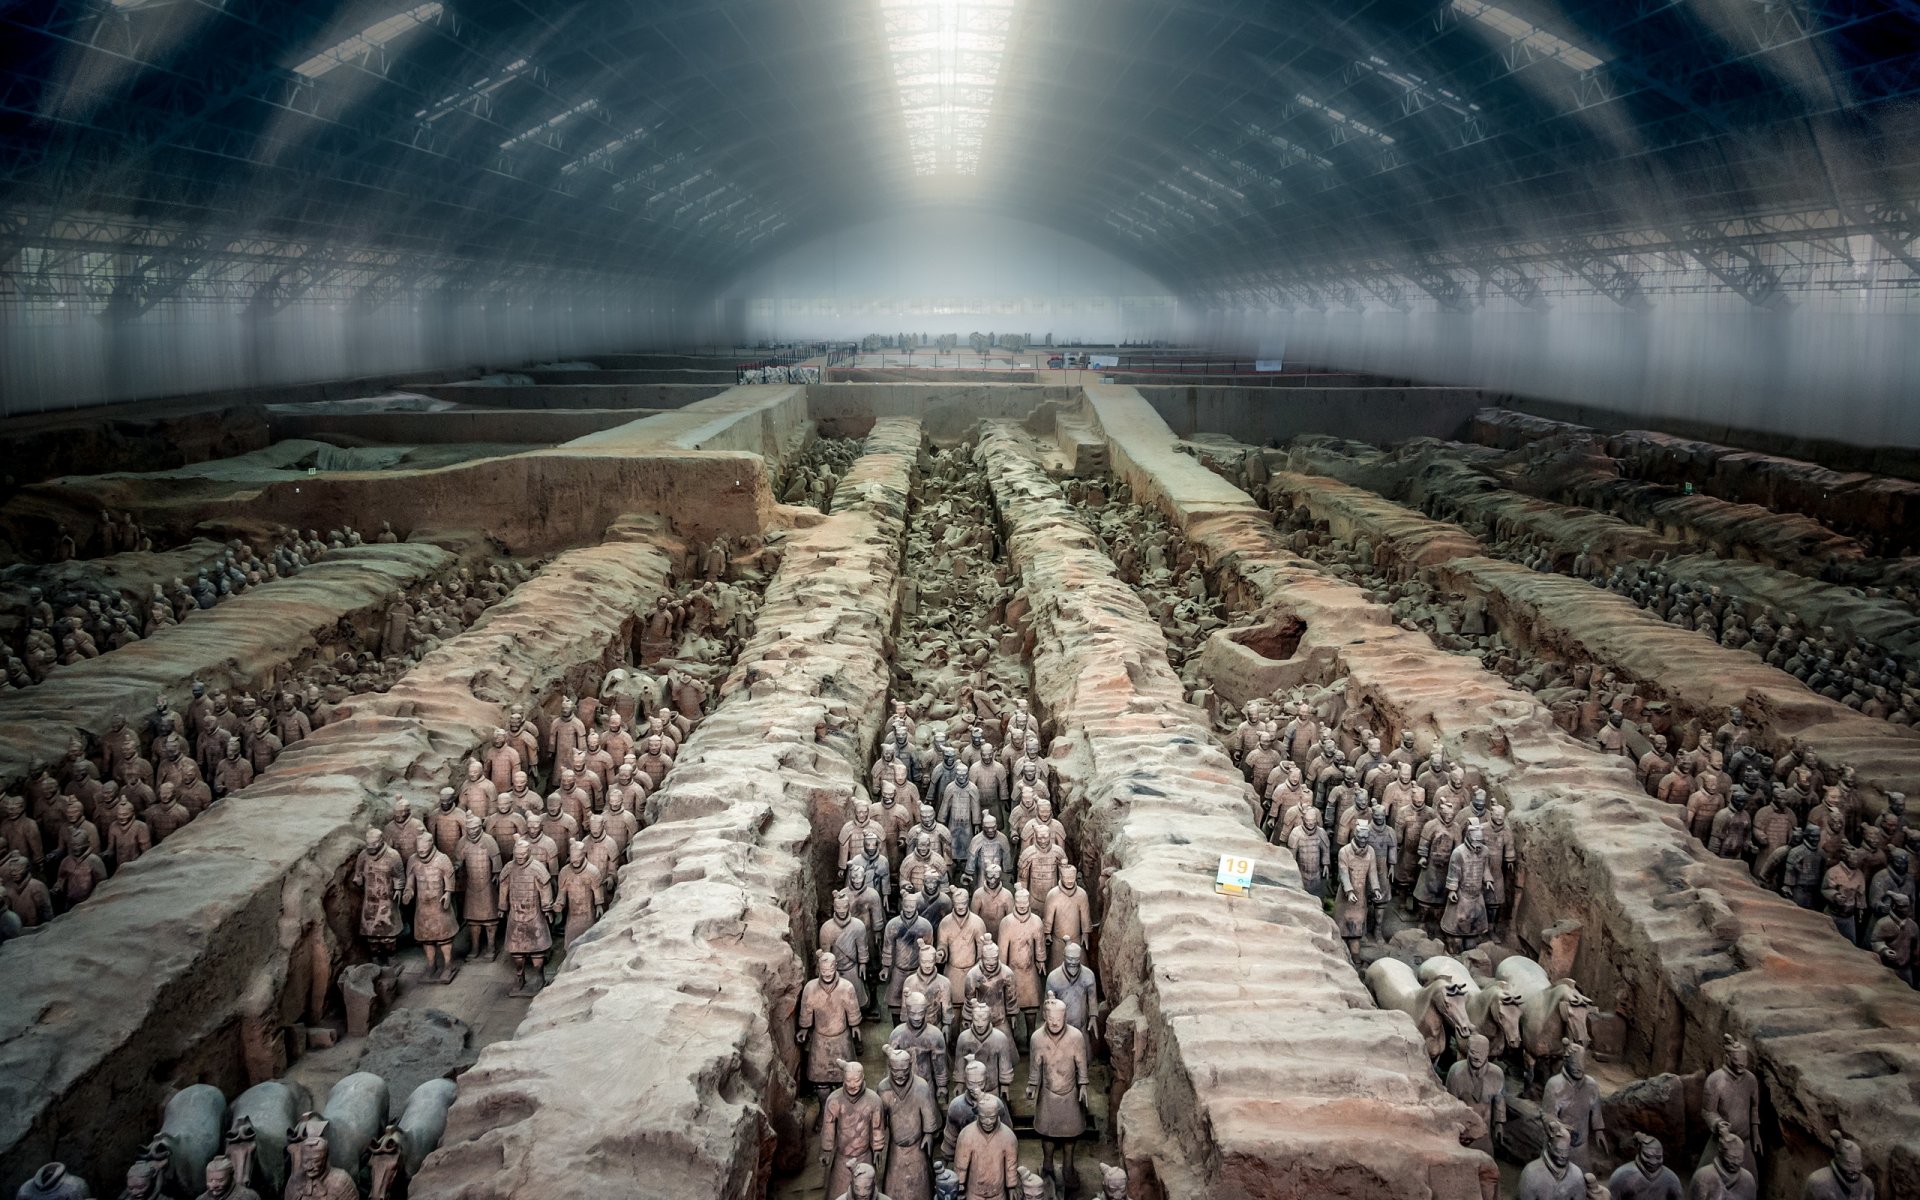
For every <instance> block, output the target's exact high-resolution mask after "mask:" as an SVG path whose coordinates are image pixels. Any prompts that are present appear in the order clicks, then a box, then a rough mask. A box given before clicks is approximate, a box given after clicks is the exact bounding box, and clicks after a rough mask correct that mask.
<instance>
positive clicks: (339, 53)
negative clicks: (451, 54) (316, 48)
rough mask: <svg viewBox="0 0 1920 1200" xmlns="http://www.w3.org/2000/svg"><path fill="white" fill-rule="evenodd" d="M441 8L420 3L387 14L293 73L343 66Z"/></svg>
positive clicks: (312, 74) (314, 72)
mask: <svg viewBox="0 0 1920 1200" xmlns="http://www.w3.org/2000/svg"><path fill="white" fill-rule="evenodd" d="M442 8H443V6H442V5H439V4H421V5H416V6H415V7H413V8H410V9H408V10H407V11H405V12H403V13H398V14H395V15H394V16H391V17H388V18H387V19H386V20H384V21H381V22H379V23H378V24H375V25H370V26H368V27H367V28H366V29H364V30H362V31H360V32H359V33H356V34H354V35H353V36H352V37H350V38H348V39H347V40H346V41H344V42H339V43H336V44H335V45H332V46H329V47H327V48H326V49H325V50H322V51H321V52H320V53H318V54H316V55H314V56H313V57H312V58H309V59H308V60H307V61H305V62H303V63H301V64H300V65H299V66H297V67H295V68H294V69H293V73H294V74H296V75H304V76H306V77H307V78H308V79H318V78H320V77H321V76H322V75H325V74H326V73H327V72H329V71H331V70H333V69H334V68H335V67H344V66H346V65H347V64H348V63H350V62H352V61H354V60H355V59H363V58H366V57H367V56H368V55H370V54H372V53H373V52H374V51H376V50H378V49H380V47H382V46H384V45H386V44H387V43H388V42H391V41H392V40H393V39H395V38H397V37H399V36H400V35H401V34H403V33H406V32H407V31H409V30H412V29H418V28H419V27H420V26H422V25H425V24H426V23H427V22H428V21H431V20H433V19H434V18H435V17H438V16H439V15H440V13H441V11H442Z"/></svg>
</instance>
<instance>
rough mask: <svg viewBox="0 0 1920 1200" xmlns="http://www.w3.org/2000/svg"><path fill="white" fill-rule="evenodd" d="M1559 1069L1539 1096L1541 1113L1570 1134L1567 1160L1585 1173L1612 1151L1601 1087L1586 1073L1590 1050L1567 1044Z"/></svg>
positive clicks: (1570, 1043) (1568, 1136)
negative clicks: (1596, 1160)
mask: <svg viewBox="0 0 1920 1200" xmlns="http://www.w3.org/2000/svg"><path fill="white" fill-rule="evenodd" d="M1563 1049H1564V1051H1565V1053H1564V1054H1563V1055H1562V1056H1561V1059H1560V1070H1559V1071H1558V1072H1556V1073H1555V1074H1554V1075H1553V1076H1552V1077H1551V1078H1549V1079H1548V1080H1547V1082H1546V1085H1545V1086H1544V1087H1543V1088H1542V1089H1541V1093H1540V1112H1541V1114H1542V1115H1543V1116H1546V1117H1549V1118H1551V1119H1552V1120H1553V1121H1554V1122H1555V1123H1557V1124H1558V1125H1560V1126H1561V1128H1562V1129H1564V1130H1565V1132H1566V1134H1567V1157H1568V1158H1570V1159H1571V1160H1572V1161H1573V1163H1574V1165H1575V1166H1577V1167H1579V1168H1580V1169H1581V1170H1582V1171H1585V1170H1589V1169H1591V1168H1592V1167H1593V1165H1594V1161H1595V1157H1596V1155H1598V1154H1604V1153H1609V1152H1611V1149H1612V1144H1611V1142H1610V1141H1609V1140H1608V1138H1607V1126H1606V1121H1605V1119H1604V1118H1603V1117H1602V1115H1601V1107H1600V1085H1599V1084H1597V1083H1595V1082H1594V1080H1593V1077H1592V1076H1591V1075H1588V1074H1587V1050H1586V1047H1585V1046H1582V1045H1580V1044H1578V1043H1576V1042H1573V1041H1568V1042H1566V1043H1564V1045H1563Z"/></svg>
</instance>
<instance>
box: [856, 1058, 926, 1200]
mask: <svg viewBox="0 0 1920 1200" xmlns="http://www.w3.org/2000/svg"><path fill="white" fill-rule="evenodd" d="M876 1090H877V1091H878V1093H879V1095H880V1111H881V1114H882V1115H883V1116H884V1117H885V1118H886V1122H887V1143H888V1144H887V1172H886V1178H885V1181H884V1186H885V1188H886V1195H887V1197H888V1200H932V1197H933V1141H934V1138H935V1137H936V1136H938V1134H939V1133H940V1126H941V1114H940V1109H939V1106H938V1105H937V1104H936V1103H935V1102H934V1098H933V1088H932V1085H930V1084H929V1083H928V1082H927V1081H926V1080H924V1079H922V1078H920V1077H919V1076H918V1075H916V1074H914V1072H913V1055H912V1054H910V1053H908V1052H907V1051H905V1050H897V1049H894V1048H892V1047H888V1049H887V1077H886V1078H885V1079H884V1080H882V1081H881V1083H880V1086H879V1088H877V1089H876ZM857 1169H858V1168H856V1170H857Z"/></svg>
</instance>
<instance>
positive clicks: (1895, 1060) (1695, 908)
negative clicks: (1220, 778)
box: [1087, 386, 1920, 1196]
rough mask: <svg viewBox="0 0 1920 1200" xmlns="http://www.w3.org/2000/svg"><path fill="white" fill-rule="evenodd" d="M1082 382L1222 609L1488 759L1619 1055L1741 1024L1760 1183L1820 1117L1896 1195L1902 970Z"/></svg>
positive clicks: (1123, 461) (1117, 447)
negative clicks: (1797, 902) (1692, 829)
mask: <svg viewBox="0 0 1920 1200" xmlns="http://www.w3.org/2000/svg"><path fill="white" fill-rule="evenodd" d="M1087 396H1088V400H1089V403H1090V405H1091V407H1092V409H1093V410H1094V412H1095V413H1096V414H1097V416H1098V419H1099V422H1100V425H1101V428H1102V429H1103V431H1104V433H1105V436H1106V437H1107V439H1108V442H1109V445H1110V447H1111V449H1112V452H1113V459H1114V463H1115V467H1116V469H1117V470H1118V471H1119V472H1120V473H1121V475H1122V476H1123V477H1124V478H1125V479H1126V480H1127V481H1128V483H1129V484H1130V486H1131V487H1132V489H1133V492H1134V494H1135V495H1136V496H1138V497H1141V498H1143V499H1149V500H1151V501H1152V502H1153V503H1154V504H1156V505H1157V506H1158V507H1159V508H1160V509H1161V510H1162V511H1163V512H1164V513H1166V514H1167V516H1168V517H1169V518H1170V519H1172V520H1173V521H1175V522H1176V524H1177V525H1178V526H1179V527H1180V528H1181V529H1182V530H1183V532H1184V533H1185V534H1186V536H1187V537H1188V538H1189V539H1191V540H1193V541H1194V542H1195V543H1196V544H1197V545H1198V546H1199V547H1200V549H1201V553H1202V557H1203V559H1204V560H1205V561H1206V562H1207V563H1208V564H1209V567H1210V569H1212V570H1213V571H1215V572H1216V573H1217V574H1218V575H1219V576H1220V577H1221V585H1222V587H1221V590H1222V592H1223V594H1225V595H1227V596H1229V597H1230V598H1231V599H1232V600H1233V602H1234V603H1235V605H1236V607H1242V608H1245V609H1247V610H1257V611H1259V612H1260V613H1261V614H1262V616H1263V617H1264V618H1267V619H1272V618H1275V617H1280V618H1286V619H1292V620H1299V621H1302V622H1304V623H1305V626H1306V630H1305V634H1304V636H1303V638H1302V640H1301V643H1300V647H1299V649H1298V651H1297V654H1296V657H1297V658H1304V659H1308V660H1314V659H1318V660H1320V661H1323V662H1324V663H1326V665H1327V671H1328V676H1327V677H1328V678H1337V677H1339V676H1345V677H1346V678H1347V680H1348V690H1349V697H1348V698H1349V703H1350V704H1362V703H1369V704H1371V705H1372V706H1373V708H1374V710H1375V711H1376V713H1377V714H1379V716H1380V718H1381V720H1382V724H1383V725H1384V726H1385V728H1384V730H1383V731H1382V732H1384V733H1387V734H1397V733H1398V732H1399V731H1402V730H1413V731H1415V732H1416V733H1418V734H1420V735H1423V736H1424V738H1425V739H1427V740H1429V741H1437V742H1439V743H1440V744H1441V745H1443V746H1444V747H1445V748H1446V750H1447V752H1448V755H1449V757H1450V758H1451V759H1453V760H1454V761H1457V762H1460V763H1462V764H1464V765H1465V766H1467V767H1469V768H1470V769H1472V770H1476V771H1478V772H1479V773H1480V774H1481V775H1482V777H1483V778H1484V779H1485V780H1486V784H1487V787H1488V789H1489V791H1490V793H1491V794H1492V795H1493V797H1494V798H1495V800H1496V801H1498V802H1502V803H1504V804H1505V805H1506V806H1507V808H1508V810H1509V813H1510V821H1511V823H1512V824H1513V826H1514V828H1515V831H1516V834H1517V837H1518V840H1519V843H1520V847H1519V848H1520V857H1521V861H1522V862H1523V863H1524V864H1525V869H1526V879H1525V882H1524V885H1523V887H1522V891H1521V895H1520V897H1519V899H1518V901H1517V903H1516V906H1515V912H1514V930H1515V933H1516V934H1517V935H1518V936H1519V938H1520V939H1521V940H1522V941H1523V942H1524V943H1526V944H1527V945H1529V946H1531V947H1535V948H1540V947H1544V946H1546V945H1547V944H1548V942H1549V938H1548V936H1547V931H1548V929H1549V928H1550V927H1552V926H1554V925H1555V924H1556V923H1558V922H1561V921H1563V920H1568V919H1571V920H1577V921H1579V922H1580V923H1581V924H1582V925H1583V926H1584V930H1583V933H1582V935H1581V936H1580V939H1579V944H1578V949H1577V952H1576V953H1574V955H1573V956H1572V972H1571V973H1572V974H1573V975H1574V977H1575V978H1576V979H1577V980H1578V981H1579V983H1580V985H1581V987H1582V989H1583V990H1584V991H1585V992H1587V993H1588V994H1589V995H1591V996H1593V997H1595V998H1596V1000H1597V1002H1598V1004H1599V1006H1600V1007H1601V1008H1604V1009H1610V1010H1612V1011H1614V1012H1616V1013H1619V1014H1621V1015H1623V1016H1624V1017H1625V1019H1626V1022H1627V1032H1628V1037H1627V1044H1626V1055H1627V1061H1628V1063H1629V1064H1630V1065H1631V1066H1632V1067H1634V1068H1635V1069H1636V1070H1638V1071H1640V1072H1641V1073H1643V1074H1651V1073H1654V1072H1659V1071H1689V1070H1699V1069H1704V1068H1707V1067H1710V1066H1712V1065H1713V1064H1714V1063H1715V1062H1716V1061H1717V1056H1718V1053H1719V1042H1720V1038H1721V1036H1722V1035H1725V1034H1730V1035H1733V1036H1736V1037H1740V1038H1742V1039H1744V1040H1746V1041H1747V1042H1748V1043H1749V1044H1750V1045H1751V1046H1752V1047H1753V1051H1754V1058H1755V1063H1756V1068H1757V1069H1758V1071H1759V1073H1760V1074H1761V1076H1762V1078H1763V1080H1764V1081H1765V1084H1766V1094H1767V1106H1766V1109H1765V1111H1764V1112H1763V1124H1764V1125H1765V1126H1766V1128H1767V1132H1768V1133H1769V1135H1770V1145H1771V1146H1773V1147H1778V1150H1777V1151H1776V1152H1774V1159H1773V1161H1772V1162H1771V1163H1769V1164H1768V1169H1767V1172H1766V1175H1765V1178H1766V1179H1767V1180H1768V1186H1767V1193H1766V1194H1768V1195H1771V1196H1784V1195H1789V1194H1792V1193H1791V1187H1792V1184H1793V1183H1794V1182H1795V1181H1798V1180H1800V1179H1803V1178H1804V1177H1805V1174H1806V1172H1807V1171H1809V1170H1811V1169H1812V1168H1813V1167H1815V1166H1817V1165H1819V1164H1820V1163H1821V1162H1822V1161H1823V1160H1824V1155H1825V1153H1826V1151H1825V1148H1824V1146H1822V1145H1820V1144H1819V1142H1818V1141H1817V1137H1818V1135H1819V1134H1821V1133H1822V1132H1824V1131H1825V1130H1827V1129H1829V1128H1831V1127H1833V1125H1835V1124H1836V1123H1837V1124H1839V1125H1841V1126H1843V1127H1846V1128H1848V1129H1849V1130H1850V1132H1852V1133H1853V1135H1854V1136H1856V1137H1858V1138H1859V1140H1860V1142H1861V1144H1862V1146H1863V1147H1866V1148H1867V1150H1866V1153H1867V1157H1868V1163H1869V1169H1870V1171H1871V1173H1872V1174H1873V1175H1874V1176H1875V1177H1876V1180H1877V1183H1878V1184H1879V1186H1880V1187H1881V1189H1882V1191H1883V1192H1885V1193H1886V1194H1890V1195H1891V1194H1903V1193H1905V1194H1911V1192H1910V1187H1909V1186H1908V1185H1909V1184H1910V1181H1911V1180H1912V1179H1913V1178H1915V1173H1914V1164H1915V1163H1916V1162H1920V1135H1917V1134H1916V1132H1915V1131H1916V1130H1920V1105H1916V1102H1915V1100H1914V1095H1913V1091H1912V1089H1911V1088H1910V1087H1909V1086H1907V1084H1906V1083H1905V1082H1904V1081H1907V1080H1911V1079H1913V1078H1915V1077H1916V1076H1917V1075H1920V1050H1917V1049H1916V1047H1917V1046H1920V1040H1916V1034H1920V1002H1916V998H1915V996H1914V995H1913V993H1912V992H1911V991H1910V990H1909V989H1907V988H1906V987H1904V985H1902V984H1901V983H1900V982H1899V981H1897V980H1894V979H1892V978H1891V977H1890V976H1888V975H1887V973H1886V972H1884V971H1883V970H1882V969H1881V968H1880V967H1879V965H1878V964H1877V963H1875V962H1874V961H1873V960H1872V959H1871V958H1869V957H1867V956H1865V955H1863V954H1862V953H1861V952H1859V951H1857V950H1855V949H1853V948H1852V947H1850V946H1847V945H1846V944H1844V943H1843V942H1841V941H1840V940H1839V939H1837V938H1835V937H1834V936H1833V932H1832V925H1831V923H1830V922H1829V921H1828V920H1827V919H1826V918H1824V917H1822V916H1820V915H1818V914H1815V913H1811V912H1808V911H1805V910H1802V909H1799V908H1797V907H1796V906H1794V905H1792V904H1791V903H1789V902H1788V901H1786V900H1784V899H1781V898H1780V897H1778V896H1775V895H1772V894H1771V893H1767V892H1764V891H1762V890H1761V889H1759V888H1758V887H1756V886H1755V885H1754V884H1753V883H1752V882H1751V880H1750V879H1749V878H1748V876H1747V873H1746V871H1745V870H1744V869H1743V868H1742V867H1741V866H1740V865H1738V864H1730V863H1727V862H1724V861H1722V860H1718V859H1714V858H1710V857H1708V856H1707V855H1706V853H1705V851H1704V850H1703V849H1702V848H1700V847H1698V846H1697V845H1695V844H1693V843H1692V842H1691V840H1690V839H1689V837H1688V835H1687V834H1686V832H1685V830H1684V828H1683V827H1682V826H1681V824H1680V822H1678V821H1677V820H1676V819H1674V818H1673V817H1672V816H1671V815H1670V814H1669V813H1668V812H1667V811H1665V806H1662V805H1660V804H1658V803H1657V802H1656V801H1654V800H1652V799H1650V798H1649V797H1648V796H1646V794H1645V793H1644V791H1642V790H1641V788H1640V787H1639V786H1638V784H1637V782H1636V781H1635V779H1634V778H1633V775H1632V773H1631V771H1630V770H1629V769H1628V768H1627V766H1626V764H1625V762H1624V760H1621V759H1618V758H1610V757H1608V756H1604V755H1602V754H1600V753H1599V752H1598V751H1597V750H1593V749H1590V748H1588V747H1586V746H1584V745H1581V744H1580V743H1578V742H1576V741H1574V740H1573V739H1572V738H1571V737H1569V736H1567V735H1566V734H1565V733H1563V732H1562V731H1561V730H1560V729H1558V728H1557V727H1556V726H1555V725H1554V723H1553V721H1552V720H1551V716H1550V714H1549V713H1548V712H1547V711H1546V710H1545V709H1544V708H1543V707H1542V706H1541V705H1540V704H1539V703H1538V702H1537V701H1535V700H1533V699H1532V698H1530V697H1528V696H1526V695H1525V694H1523V693H1520V692H1516V691H1514V690H1513V689H1511V688H1509V687H1507V686H1505V685H1504V684H1502V683H1501V682H1500V681H1499V680H1498V679H1497V678H1496V677H1494V676H1492V675H1490V674H1489V673H1488V672H1486V671H1485V670H1484V669H1482V668H1481V667H1479V666H1478V665H1477V664H1476V663H1474V662H1473V661H1472V660H1471V659H1467V658H1464V657H1462V656H1459V655H1454V654H1447V653H1443V652H1440V651H1438V650H1436V649H1435V648H1434V647H1433V645H1432V644H1431V643H1430V642H1429V641H1428V639H1427V638H1426V636H1425V635H1424V634H1420V633H1414V632H1410V631H1407V630H1404V629H1401V628H1399V627H1398V626H1397V625H1396V624H1395V623H1394V621H1393V619H1392V616H1391V614H1390V613H1389V612H1388V611H1387V610H1386V609H1385V608H1384V607H1382V606H1380V605H1377V604H1375V603H1373V602H1372V601H1371V600H1370V599H1368V597H1367V596H1366V594H1365V593H1364V592H1362V591H1361V590H1360V589H1358V588H1355V587H1353V586H1351V585H1349V584H1345V583H1341V582H1339V581H1337V580H1334V579H1331V578H1329V577H1328V576H1326V575H1325V574H1323V573H1321V572H1320V571H1319V570H1317V569H1315V568H1313V567H1312V566H1311V565H1310V564H1308V563H1305V562H1303V561H1301V560H1300V559H1298V558H1297V557H1295V556H1294V555H1292V554H1290V553H1288V552H1287V550H1286V549H1285V548H1284V546H1283V545H1282V544H1281V542H1280V540H1279V539H1278V537H1277V536H1276V534H1275V532H1274V530H1273V528H1272V526H1271V524H1270V521H1269V519H1268V517H1267V514H1266V513H1264V512H1263V511H1261V510H1260V509H1259V508H1258V507H1257V506H1255V505H1254V504H1253V503H1252V501H1251V500H1250V498H1248V497H1247V496H1246V495H1245V494H1244V493H1242V492H1240V491H1239V490H1238V489H1237V488H1234V487H1232V486H1231V485H1229V484H1227V483H1226V482H1225V481H1223V480H1221V479H1220V478H1219V477H1218V476H1216V475H1214V474H1213V473H1212V472H1210V471H1208V470H1206V468H1204V467H1202V466H1201V465H1200V464H1198V463H1197V462H1195V461H1194V460H1193V459H1192V458H1191V457H1190V456H1187V455H1184V454H1179V453H1177V452H1176V451H1175V449H1174V438H1173V435H1172V433H1171V431H1170V430H1168V429H1167V427H1166V425H1165V423H1164V422H1163V421H1161V420H1160V419H1159V417H1158V416H1157V415H1156V414H1154V413H1153V412H1152V411H1151V409H1149V408H1148V407H1147V406H1146V405H1145V404H1144V402H1142V401H1140V400H1139V399H1138V397H1136V396H1134V395H1132V394H1131V391H1130V389H1125V388H1116V387H1097V386H1096V387H1089V388H1088V389H1087ZM1496 732H1497V733H1498V734H1500V735H1502V740H1504V743H1505V746H1504V749H1502V748H1500V747H1499V746H1498V745H1497V743H1496V741H1495V739H1494V737H1493V735H1494V734H1495V733H1496ZM1670 1153H1671V1151H1670Z"/></svg>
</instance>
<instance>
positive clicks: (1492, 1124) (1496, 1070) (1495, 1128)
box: [1447, 1033, 1507, 1154]
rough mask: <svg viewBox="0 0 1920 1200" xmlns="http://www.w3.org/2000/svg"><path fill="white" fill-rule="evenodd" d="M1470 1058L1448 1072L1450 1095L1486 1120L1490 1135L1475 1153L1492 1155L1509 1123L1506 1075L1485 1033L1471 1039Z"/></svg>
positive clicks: (1467, 1053) (1469, 1037)
mask: <svg viewBox="0 0 1920 1200" xmlns="http://www.w3.org/2000/svg"><path fill="white" fill-rule="evenodd" d="M1466 1049H1467V1052H1466V1055H1465V1056H1464V1057H1462V1058H1460V1059H1459V1060H1458V1061H1456V1062H1455V1063H1454V1064H1453V1066H1452V1067H1451V1068H1450V1069H1449V1070H1448V1071H1447V1091H1448V1092H1450V1093H1452V1094H1453V1097H1454V1098H1455V1099H1456V1100H1459V1101H1460V1102H1461V1103H1463V1104H1465V1105H1467V1106H1468V1107H1469V1108H1472V1109H1474V1110H1475V1111H1476V1113H1477V1114H1478V1115H1479V1116H1480V1117H1481V1118H1482V1119H1483V1120H1484V1122H1485V1124H1486V1129H1487V1131H1486V1133H1485V1135H1483V1136H1482V1137H1481V1138H1480V1139H1479V1140H1477V1141H1475V1142H1474V1143H1473V1148H1474V1149H1475V1150H1479V1151H1482V1152H1483V1153H1486V1154H1492V1153H1493V1148H1494V1147H1495V1146H1497V1145H1499V1144H1500V1131H1501V1128H1502V1127H1503V1126H1505V1125H1506V1123H1507V1096H1506V1090H1505V1089H1506V1084H1507V1076H1506V1072H1504V1071H1502V1070H1501V1069H1500V1067H1499V1066H1498V1064H1496V1063H1494V1062H1492V1061H1490V1060H1491V1057H1492V1053H1493V1047H1492V1044H1491V1043H1490V1042H1488V1040H1487V1035H1486V1034H1484V1033H1475V1034H1470V1035H1468V1037H1467V1047H1466Z"/></svg>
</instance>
